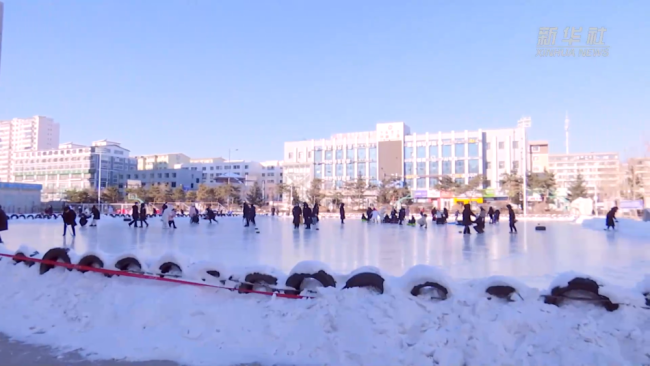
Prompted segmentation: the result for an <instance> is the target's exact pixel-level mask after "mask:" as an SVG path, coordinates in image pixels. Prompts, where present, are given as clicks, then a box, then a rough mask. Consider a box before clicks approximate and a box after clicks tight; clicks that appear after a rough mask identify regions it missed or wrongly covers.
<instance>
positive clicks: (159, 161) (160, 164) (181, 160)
mask: <svg viewBox="0 0 650 366" xmlns="http://www.w3.org/2000/svg"><path fill="white" fill-rule="evenodd" d="M135 159H136V160H137V161H138V166H137V168H138V170H153V169H172V168H173V167H174V165H176V164H188V163H189V162H190V157H189V156H187V155H185V154H181V153H170V154H152V155H139V156H136V157H135Z"/></svg>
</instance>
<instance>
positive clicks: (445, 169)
mask: <svg viewBox="0 0 650 366" xmlns="http://www.w3.org/2000/svg"><path fill="white" fill-rule="evenodd" d="M442 174H444V175H449V174H451V161H449V160H445V161H443V162H442Z"/></svg>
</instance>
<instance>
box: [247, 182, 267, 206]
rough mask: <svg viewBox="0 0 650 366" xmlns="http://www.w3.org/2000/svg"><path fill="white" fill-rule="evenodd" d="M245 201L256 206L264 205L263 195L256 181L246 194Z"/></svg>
mask: <svg viewBox="0 0 650 366" xmlns="http://www.w3.org/2000/svg"><path fill="white" fill-rule="evenodd" d="M246 201H248V203H250V204H252V205H255V206H258V207H260V206H262V205H264V195H263V194H262V188H260V185H259V184H257V182H255V183H253V186H252V187H251V189H250V190H249V191H248V193H247V194H246Z"/></svg>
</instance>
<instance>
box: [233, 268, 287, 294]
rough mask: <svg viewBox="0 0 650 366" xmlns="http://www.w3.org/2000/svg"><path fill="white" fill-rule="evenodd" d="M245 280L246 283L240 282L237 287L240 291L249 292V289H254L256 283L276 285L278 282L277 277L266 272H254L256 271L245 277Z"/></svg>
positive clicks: (259, 284)
mask: <svg viewBox="0 0 650 366" xmlns="http://www.w3.org/2000/svg"><path fill="white" fill-rule="evenodd" d="M244 282H246V283H240V284H239V287H238V288H237V290H238V291H239V293H248V292H249V291H252V290H253V288H254V286H255V285H258V286H264V285H269V286H275V285H277V284H278V279H277V277H274V276H271V275H268V274H265V273H259V272H254V273H249V274H247V275H246V277H245V278H244Z"/></svg>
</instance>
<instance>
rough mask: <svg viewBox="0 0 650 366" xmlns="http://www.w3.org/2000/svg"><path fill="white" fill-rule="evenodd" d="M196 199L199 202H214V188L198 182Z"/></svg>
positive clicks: (215, 197)
mask: <svg viewBox="0 0 650 366" xmlns="http://www.w3.org/2000/svg"><path fill="white" fill-rule="evenodd" d="M196 200H197V201H199V202H214V201H216V200H217V195H216V193H215V190H214V188H212V187H208V186H207V185H205V184H199V189H198V190H197V192H196Z"/></svg>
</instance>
